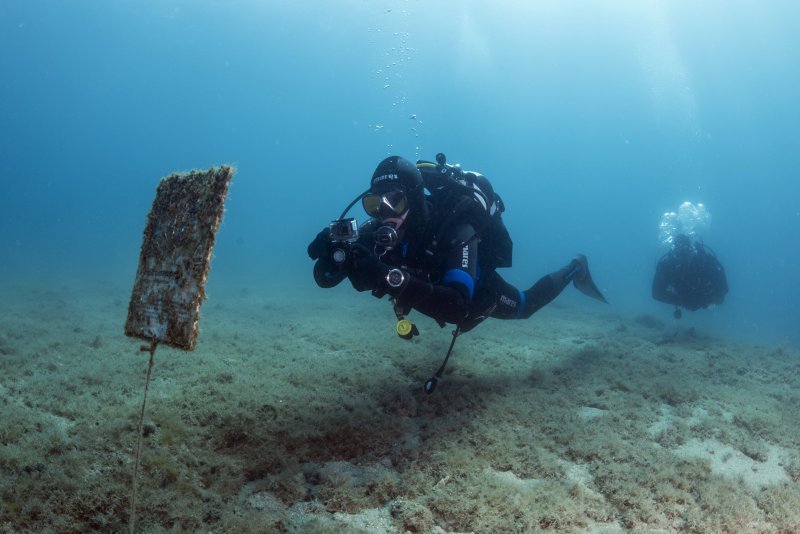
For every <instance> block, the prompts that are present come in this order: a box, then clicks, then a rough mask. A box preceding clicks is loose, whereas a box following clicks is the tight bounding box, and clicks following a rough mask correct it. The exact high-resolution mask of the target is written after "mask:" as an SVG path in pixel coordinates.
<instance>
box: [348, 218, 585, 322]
mask: <svg viewBox="0 0 800 534" xmlns="http://www.w3.org/2000/svg"><path fill="white" fill-rule="evenodd" d="M379 225H380V221H378V220H376V219H373V220H370V221H368V222H367V223H365V224H364V225H363V226H362V230H361V232H360V235H361V238H360V242H361V243H362V244H363V245H364V247H366V248H369V249H371V250H375V251H376V252H377V253H378V255H379V257H380V261H381V262H382V263H383V264H385V265H386V266H388V267H390V268H399V269H401V270H402V271H403V272H404V273H406V274H408V275H410V276H407V279H406V281H405V282H404V283H403V284H402V286H401V287H399V288H392V287H388V286H387V285H385V284H380V285H379V287H377V288H376V287H374V285H375V284H374V283H372V282H371V281H370V280H366V281H365V280H364V279H363V278H362V277H360V276H359V273H358V272H357V271H356V272H351V273H349V275H348V276H349V277H350V281H351V283H352V284H353V287H355V289H357V290H359V291H366V290H373V294H375V295H376V296H378V297H381V296H383V295H385V294H389V295H390V296H392V297H394V298H395V302H396V304H397V305H398V306H399V307H400V309H403V310H404V313H408V311H410V310H411V309H415V310H417V311H419V312H420V313H422V314H424V315H427V316H429V317H432V318H433V319H435V320H436V321H438V322H439V323H440V324H441V325H444V324H445V323H452V324H457V325H459V326H460V327H461V331H468V330H470V329H472V328H474V327H475V326H476V325H478V324H479V323H480V322H481V321H482V320H483V319H485V318H487V317H494V318H497V319H526V318H528V317H530V316H531V315H532V314H533V313H534V312H536V311H537V310H539V309H540V308H542V307H543V306H545V305H546V304H547V303H549V302H551V301H552V300H553V299H554V298H556V297H557V296H558V295H559V294H560V293H561V291H563V290H564V288H565V287H566V286H567V284H568V283H569V282H570V281H571V280H572V277H573V276H574V275H575V274H576V272H577V271H576V266H575V263H574V262H573V263H570V264H569V265H568V266H567V267H564V268H563V269H561V270H559V271H556V272H554V273H551V274H549V275H546V276H544V277H542V278H541V279H540V280H539V281H538V282H536V284H534V285H533V287H531V288H530V289H528V290H525V291H520V290H519V289H517V288H516V287H514V286H512V285H511V284H509V283H508V282H506V281H505V280H503V278H502V277H501V276H500V275H499V274H498V273H497V272H496V271H495V270H494V268H492V267H491V265H488V266H487V265H486V262H485V261H481V258H479V251H480V248H481V247H480V243H479V240H478V239H476V238H474V236H475V230H474V228H473V226H472V225H471V224H470V223H467V222H461V223H455V224H453V225H451V227H450V228H449V229H447V230H446V232H444V235H442V236H441V239H440V240H439V242H441V243H445V244H446V245H445V246H440V247H439V248H438V249H436V247H434V246H433V245H432V243H431V239H430V238H429V237H425V236H424V235H423V236H419V235H415V236H413V238H412V239H405V240H404V241H403V242H401V243H400V244H398V245H396V246H395V247H394V248H392V249H391V250H388V251H385V252H383V253H382V254H381V252H382V251H381V250H380V249H379V248H375V247H374V245H373V244H372V231H373V230H374V229H375V228H376V227H377V226H379Z"/></svg>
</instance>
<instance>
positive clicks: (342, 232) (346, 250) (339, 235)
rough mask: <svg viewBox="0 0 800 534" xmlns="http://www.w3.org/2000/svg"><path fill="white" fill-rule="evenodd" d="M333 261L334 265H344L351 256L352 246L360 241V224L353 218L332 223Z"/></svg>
mask: <svg viewBox="0 0 800 534" xmlns="http://www.w3.org/2000/svg"><path fill="white" fill-rule="evenodd" d="M329 228H330V232H331V243H333V245H334V246H333V248H332V250H331V259H332V260H333V261H334V263H337V264H340V265H341V264H342V263H344V262H345V261H347V257H348V256H349V255H350V245H351V244H353V243H355V242H356V241H357V240H358V224H357V223H356V220H355V219H354V218H352V217H348V218H347V219H338V220H335V221H331V224H330V226H329Z"/></svg>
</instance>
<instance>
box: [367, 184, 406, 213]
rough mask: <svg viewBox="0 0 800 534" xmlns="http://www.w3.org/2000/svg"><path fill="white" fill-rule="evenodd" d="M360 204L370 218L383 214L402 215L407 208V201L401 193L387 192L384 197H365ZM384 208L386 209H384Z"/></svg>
mask: <svg viewBox="0 0 800 534" xmlns="http://www.w3.org/2000/svg"><path fill="white" fill-rule="evenodd" d="M361 204H362V205H363V206H364V211H366V212H367V215H369V216H370V217H378V216H380V214H381V210H382V209H383V210H384V211H383V213H384V214H386V215H389V216H394V215H402V214H403V213H405V211H406V209H407V208H408V200H406V195H405V193H403V192H402V191H399V190H397V191H389V192H388V193H386V194H385V195H374V194H373V195H367V196H365V197H364V198H363V199H362V201H361ZM384 206H385V207H386V209H384Z"/></svg>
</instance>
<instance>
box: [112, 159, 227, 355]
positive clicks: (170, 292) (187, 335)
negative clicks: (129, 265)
mask: <svg viewBox="0 0 800 534" xmlns="http://www.w3.org/2000/svg"><path fill="white" fill-rule="evenodd" d="M233 173H234V170H233V169H232V168H231V167H221V168H219V169H216V168H211V169H209V170H208V171H192V172H189V173H181V174H172V175H170V176H167V177H166V178H164V179H162V180H161V183H159V184H158V189H157V190H156V198H155V199H154V200H153V207H152V208H151V209H150V214H149V215H148V217H147V226H146V227H145V230H144V240H143V242H142V250H141V254H140V255H139V268H138V270H137V271H136V281H135V282H134V285H133V293H132V294H131V301H130V304H129V305H128V320H127V321H126V322H125V335H127V336H131V337H138V338H141V339H146V340H148V341H151V342H158V343H163V344H166V345H169V346H172V347H175V348H179V349H184V350H192V349H194V346H195V343H196V342H197V323H198V320H199V319H200V305H201V304H202V302H203V300H205V283H206V278H207V276H208V269H209V266H210V263H211V252H212V250H213V248H214V240H215V238H216V235H217V229H218V228H219V223H220V220H221V219H222V211H223V207H224V204H225V197H226V196H227V194H228V185H229V184H230V181H231V179H232V178H233Z"/></svg>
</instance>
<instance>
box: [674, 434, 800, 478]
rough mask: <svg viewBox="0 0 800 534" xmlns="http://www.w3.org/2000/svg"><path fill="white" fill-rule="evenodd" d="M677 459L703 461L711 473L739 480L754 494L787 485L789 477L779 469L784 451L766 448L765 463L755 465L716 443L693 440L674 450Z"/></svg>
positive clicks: (727, 447) (734, 450) (752, 461)
mask: <svg viewBox="0 0 800 534" xmlns="http://www.w3.org/2000/svg"><path fill="white" fill-rule="evenodd" d="M675 453H676V454H677V455H678V456H682V457H685V458H702V459H704V460H707V461H708V462H709V464H710V466H711V471H712V472H713V473H714V474H716V475H721V476H724V477H727V478H730V479H739V478H741V479H743V480H744V482H745V483H746V484H747V485H748V486H750V487H751V488H752V489H754V490H759V489H762V488H765V487H767V486H773V485H776V484H780V483H782V482H787V481H788V480H789V476H788V475H787V473H786V471H785V470H784V469H783V467H781V458H782V457H783V456H784V451H783V449H781V448H780V447H776V446H770V447H769V455H768V457H767V461H765V462H756V461H755V460H753V459H752V458H750V457H749V456H746V455H745V454H743V453H742V452H741V451H738V450H736V449H734V448H733V447H730V446H728V445H725V444H724V443H720V442H719V441H716V440H704V441H701V440H697V439H693V440H691V441H689V442H687V443H686V444H684V445H681V446H680V447H678V448H677V449H675Z"/></svg>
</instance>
